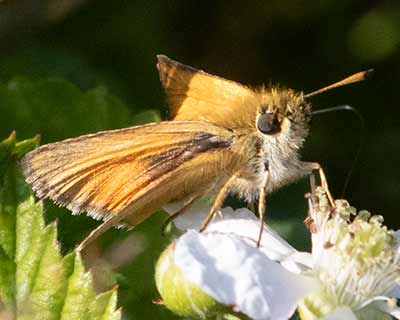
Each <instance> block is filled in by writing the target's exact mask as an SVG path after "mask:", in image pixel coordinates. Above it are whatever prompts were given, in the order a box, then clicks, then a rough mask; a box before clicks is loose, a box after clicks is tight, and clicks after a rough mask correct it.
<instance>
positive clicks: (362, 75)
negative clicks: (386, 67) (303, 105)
mask: <svg viewBox="0 0 400 320" xmlns="http://www.w3.org/2000/svg"><path fill="white" fill-rule="evenodd" d="M373 73H374V69H369V70H366V71H360V72H357V73H355V74H353V75H351V76H350V77H347V78H344V79H343V80H340V81H338V82H335V83H333V84H330V85H329V86H326V87H323V88H321V89H318V90H316V91H313V92H310V93H307V94H305V95H304V97H305V98H309V97H312V96H315V95H317V94H320V93H322V92H325V91H328V90H332V89H334V88H338V87H342V86H346V85H348V84H351V83H354V82H359V81H364V80H367V79H369V78H371V76H372V74H373Z"/></svg>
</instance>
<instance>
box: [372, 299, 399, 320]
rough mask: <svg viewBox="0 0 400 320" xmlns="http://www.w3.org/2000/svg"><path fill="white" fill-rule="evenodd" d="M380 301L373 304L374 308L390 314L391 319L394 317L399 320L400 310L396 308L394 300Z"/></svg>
mask: <svg viewBox="0 0 400 320" xmlns="http://www.w3.org/2000/svg"><path fill="white" fill-rule="evenodd" d="M380 300H381V301H376V302H374V306H376V308H377V309H379V310H381V311H383V312H385V313H388V314H390V315H391V316H392V317H395V318H396V319H400V308H399V307H398V306H397V301H396V299H394V298H392V299H390V298H386V299H380Z"/></svg>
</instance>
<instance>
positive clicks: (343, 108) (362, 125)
mask: <svg viewBox="0 0 400 320" xmlns="http://www.w3.org/2000/svg"><path fill="white" fill-rule="evenodd" d="M333 111H350V112H353V113H354V114H355V115H356V116H357V118H358V120H359V121H360V136H359V137H360V138H359V141H358V147H357V150H356V153H355V154H354V158H353V162H352V164H351V166H350V169H349V171H348V172H347V175H346V179H345V182H344V185H343V189H342V195H341V197H342V198H344V194H345V192H346V189H347V186H348V184H349V181H350V178H351V176H352V174H353V172H354V169H355V167H356V165H357V162H358V159H359V157H360V153H361V148H362V146H363V144H364V136H365V120H364V117H363V115H362V114H361V113H360V111H358V110H357V109H356V108H353V107H352V106H349V105H342V106H336V107H332V108H325V109H321V110H316V111H313V112H312V113H311V114H312V115H317V114H324V113H328V112H333Z"/></svg>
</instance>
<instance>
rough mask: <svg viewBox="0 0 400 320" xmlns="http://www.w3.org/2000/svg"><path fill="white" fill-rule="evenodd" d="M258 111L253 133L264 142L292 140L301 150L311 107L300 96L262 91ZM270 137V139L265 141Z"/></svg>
mask: <svg viewBox="0 0 400 320" xmlns="http://www.w3.org/2000/svg"><path fill="white" fill-rule="evenodd" d="M260 100H261V101H260V103H259V106H258V108H257V115H256V123H255V125H256V130H257V132H258V133H259V134H260V135H261V136H263V137H264V138H265V139H267V140H270V139H273V140H276V139H282V138H284V139H285V140H291V141H292V142H293V144H294V145H297V146H300V145H301V143H302V141H303V140H304V139H305V138H306V136H307V134H308V130H309V122H310V119H311V105H310V104H309V103H308V102H307V101H305V99H304V96H303V93H302V92H296V91H294V90H291V89H282V88H276V87H273V88H271V89H268V90H262V92H261V94H260ZM268 137H270V138H268Z"/></svg>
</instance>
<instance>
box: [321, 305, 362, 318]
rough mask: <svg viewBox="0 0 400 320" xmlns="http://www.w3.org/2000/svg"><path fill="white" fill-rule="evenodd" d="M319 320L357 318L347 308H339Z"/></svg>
mask: <svg viewBox="0 0 400 320" xmlns="http://www.w3.org/2000/svg"><path fill="white" fill-rule="evenodd" d="M319 320H357V317H356V315H355V314H354V313H353V311H351V309H350V308H349V307H340V308H336V309H335V310H334V311H333V312H331V313H330V314H328V315H326V316H325V317H323V318H320V319H319Z"/></svg>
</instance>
